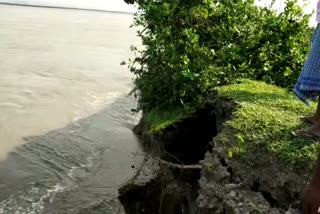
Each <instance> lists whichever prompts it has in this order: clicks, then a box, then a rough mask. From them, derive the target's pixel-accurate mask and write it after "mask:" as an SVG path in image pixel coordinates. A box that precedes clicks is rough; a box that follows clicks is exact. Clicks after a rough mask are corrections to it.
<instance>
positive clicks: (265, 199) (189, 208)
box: [119, 98, 306, 214]
mask: <svg viewBox="0 0 320 214" xmlns="http://www.w3.org/2000/svg"><path fill="white" fill-rule="evenodd" d="M236 108H237V105H236V104H235V102H233V101H232V100H230V99H222V98H220V99H218V100H215V101H213V102H212V103H210V104H208V105H207V106H206V107H204V108H202V109H199V110H198V111H196V112H195V113H194V114H193V115H192V116H190V117H188V118H185V119H183V120H181V121H180V122H177V123H176V124H174V125H173V126H170V127H168V128H166V129H165V130H163V131H162V132H161V133H158V134H150V129H149V127H148V125H147V123H146V122H145V121H144V119H142V120H141V121H140V123H139V125H137V126H136V127H135V129H134V131H135V133H136V134H137V135H138V136H139V137H140V139H141V143H142V144H143V145H144V146H145V147H148V148H149V149H150V148H151V149H150V154H149V155H148V156H147V157H146V159H145V161H144V164H143V166H141V168H140V169H139V170H138V173H137V176H136V177H135V178H134V179H133V180H132V182H130V183H128V184H127V185H125V186H123V187H122V188H120V190H119V200H120V201H121V203H122V205H123V206H124V208H125V211H126V213H128V214H142V213H147V214H153V213H155V214H159V213H161V214H209V213H210V214H211V213H218V214H220V213H221V214H247V213H266V214H278V213H279V214H280V213H286V214H293V213H300V210H301V203H300V199H301V193H302V190H303V188H304V186H305V185H306V182H305V178H306V177H305V176H302V175H301V174H300V172H298V171H295V170H293V169H291V168H289V167H288V166H285V165H281V164H280V163H277V162H275V161H274V159H273V157H271V156H266V155H263V153H262V154H261V156H259V155H257V161H256V162H255V163H254V164H251V163H247V162H246V161H245V160H238V159H233V158H230V157H229V156H228V151H229V148H227V147H226V146H225V145H224V144H223V142H222V140H221V139H223V136H221V135H225V134H227V133H225V132H224V122H225V121H227V120H230V119H231V118H232V114H233V112H234V111H235V109H236Z"/></svg>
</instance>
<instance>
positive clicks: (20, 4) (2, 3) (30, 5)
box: [0, 2, 134, 15]
mask: <svg viewBox="0 0 320 214" xmlns="http://www.w3.org/2000/svg"><path fill="white" fill-rule="evenodd" d="M0 5H9V6H19V7H38V8H49V9H63V10H84V11H93V12H104V13H120V14H127V15H132V14H134V12H125V11H114V10H102V9H88V8H78V7H61V6H50V5H37V4H23V3H8V2H0Z"/></svg>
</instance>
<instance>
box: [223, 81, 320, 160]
mask: <svg viewBox="0 0 320 214" xmlns="http://www.w3.org/2000/svg"><path fill="white" fill-rule="evenodd" d="M219 95H220V96H223V97H228V98H231V99H233V100H235V101H236V102H237V103H238V104H239V108H237V110H236V112H235V113H234V116H233V119H232V120H231V121H228V122H227V123H226V124H225V130H224V131H223V132H224V133H222V134H221V138H220V140H221V139H223V138H224V139H223V140H222V141H223V142H225V143H226V144H227V145H229V146H230V151H229V156H233V154H236V155H240V156H241V157H245V158H248V159H249V160H250V159H251V160H254V158H257V157H259V156H260V155H261V153H264V152H267V153H269V154H271V156H273V157H275V158H276V159H277V160H280V161H281V162H284V163H286V164H290V165H292V166H310V164H312V163H314V161H315V160H316V158H317V156H318V151H319V148H320V147H319V144H318V142H315V141H311V140H306V139H301V138H297V137H295V136H294V135H293V134H292V132H293V131H294V130H296V129H300V128H304V127H306V126H307V124H304V123H303V122H302V121H301V117H302V116H306V115H311V114H312V113H313V112H314V111H315V104H314V103H313V104H312V106H311V107H307V106H306V105H305V104H304V103H302V102H301V101H299V100H298V99H297V98H295V97H294V95H293V93H291V92H288V91H286V90H284V89H282V88H279V87H276V86H272V85H268V84H266V83H264V82H257V81H250V80H243V81H242V83H241V84H236V85H228V86H223V87H221V88H219ZM226 133H229V134H226ZM230 142H232V143H230Z"/></svg>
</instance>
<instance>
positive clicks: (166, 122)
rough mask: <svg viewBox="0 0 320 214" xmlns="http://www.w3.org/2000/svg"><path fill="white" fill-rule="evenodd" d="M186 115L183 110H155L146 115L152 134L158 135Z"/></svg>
mask: <svg viewBox="0 0 320 214" xmlns="http://www.w3.org/2000/svg"><path fill="white" fill-rule="evenodd" d="M185 115H186V113H185V112H184V110H183V108H168V109H166V110H165V111H164V110H159V109H157V108H155V109H153V110H152V111H150V112H148V113H147V114H146V115H145V119H146V121H147V123H148V124H149V125H150V131H151V133H158V132H161V131H162V130H164V129H165V128H166V127H168V126H170V125H172V124H174V123H176V122H178V121H179V120H181V119H182V117H184V116H185Z"/></svg>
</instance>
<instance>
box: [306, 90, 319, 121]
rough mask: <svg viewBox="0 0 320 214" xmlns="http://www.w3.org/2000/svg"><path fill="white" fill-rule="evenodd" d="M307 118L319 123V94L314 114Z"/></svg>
mask: <svg viewBox="0 0 320 214" xmlns="http://www.w3.org/2000/svg"><path fill="white" fill-rule="evenodd" d="M308 120H309V121H310V122H311V123H312V124H314V125H320V96H319V98H318V106H317V110H316V112H315V114H314V115H313V116H311V117H309V118H308Z"/></svg>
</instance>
